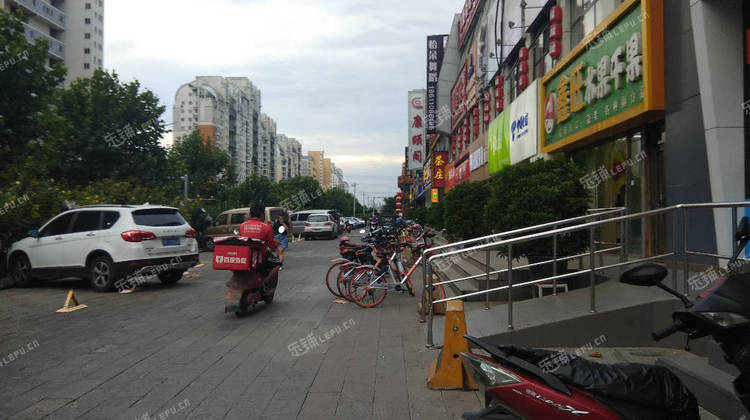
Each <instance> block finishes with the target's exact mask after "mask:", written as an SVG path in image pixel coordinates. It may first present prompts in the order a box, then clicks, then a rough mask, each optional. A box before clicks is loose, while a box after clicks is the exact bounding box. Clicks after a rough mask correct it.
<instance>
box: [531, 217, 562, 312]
mask: <svg viewBox="0 0 750 420" xmlns="http://www.w3.org/2000/svg"><path fill="white" fill-rule="evenodd" d="M556 229H557V225H552V230H556ZM552 275H553V276H555V278H554V279H552V296H557V234H555V235H554V236H553V237H552ZM531 296H534V293H533V291H532V293H531ZM539 297H541V296H539Z"/></svg>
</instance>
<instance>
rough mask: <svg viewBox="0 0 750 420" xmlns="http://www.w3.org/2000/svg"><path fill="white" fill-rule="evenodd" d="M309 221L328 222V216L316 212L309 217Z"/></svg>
mask: <svg viewBox="0 0 750 420" xmlns="http://www.w3.org/2000/svg"><path fill="white" fill-rule="evenodd" d="M307 221H308V222H327V221H328V216H324V215H322V214H314V215H312V216H310V217H309V218H308V219H307Z"/></svg>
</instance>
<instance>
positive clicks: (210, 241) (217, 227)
mask: <svg viewBox="0 0 750 420" xmlns="http://www.w3.org/2000/svg"><path fill="white" fill-rule="evenodd" d="M283 212H285V210H284V208H283V207H266V214H265V220H266V221H271V222H273V221H274V220H276V218H277V217H278V215H279V214H281V213H283ZM249 214H250V208H249V207H240V208H236V209H231V210H227V211H224V212H222V213H220V214H219V216H218V217H217V218H216V219H215V220H214V222H213V225H212V226H209V227H208V228H206V231H205V233H204V236H205V239H204V244H205V245H204V247H205V249H206V251H213V249H214V238H217V237H221V236H230V235H233V234H234V231H235V229H239V228H240V225H241V224H242V223H243V222H244V221H245V220H247V217H248V215H249Z"/></svg>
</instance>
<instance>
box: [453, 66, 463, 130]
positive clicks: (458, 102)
mask: <svg viewBox="0 0 750 420" xmlns="http://www.w3.org/2000/svg"><path fill="white" fill-rule="evenodd" d="M464 71H465V68H464V67H461V71H460V72H459V73H458V74H459V77H458V80H456V84H455V85H454V86H453V90H451V129H454V128H456V125H457V124H458V123H459V122H461V117H463V115H464V113H466V78H465V77H461V76H460V75H463V74H464Z"/></svg>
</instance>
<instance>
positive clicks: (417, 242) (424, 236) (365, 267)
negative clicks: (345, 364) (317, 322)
mask: <svg viewBox="0 0 750 420" xmlns="http://www.w3.org/2000/svg"><path fill="white" fill-rule="evenodd" d="M360 233H363V237H362V241H363V242H364V243H362V244H358V243H353V242H351V241H350V239H349V237H347V236H344V237H342V238H341V239H340V240H339V255H341V258H337V259H335V260H333V265H332V266H331V268H329V269H328V272H327V273H326V286H327V287H328V290H329V291H330V292H331V293H332V294H333V295H334V296H336V297H340V298H344V299H346V300H348V301H350V302H354V303H356V304H357V305H359V306H361V307H363V308H372V307H375V306H377V305H379V304H380V303H381V302H382V301H383V300H384V299H385V296H386V295H387V294H388V292H389V291H395V292H401V293H404V292H407V291H408V292H409V294H410V295H412V296H414V286H413V285H412V282H411V279H410V277H411V274H412V272H414V270H415V268H416V267H417V261H418V260H419V257H420V256H421V255H422V252H423V251H424V250H425V249H427V248H430V247H431V246H432V240H431V239H432V238H433V237H434V236H435V233H434V232H431V231H428V230H425V229H423V228H422V226H420V225H418V224H415V225H411V226H408V227H389V226H383V227H377V228H372V229H368V230H361V231H360ZM407 250H408V251H409V255H410V256H411V258H412V260H413V261H415V263H414V264H413V266H412V267H411V269H409V270H408V271H406V269H405V267H404V261H403V254H404V253H405V251H407Z"/></svg>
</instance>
